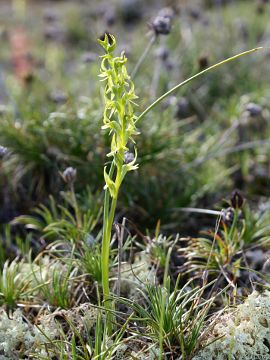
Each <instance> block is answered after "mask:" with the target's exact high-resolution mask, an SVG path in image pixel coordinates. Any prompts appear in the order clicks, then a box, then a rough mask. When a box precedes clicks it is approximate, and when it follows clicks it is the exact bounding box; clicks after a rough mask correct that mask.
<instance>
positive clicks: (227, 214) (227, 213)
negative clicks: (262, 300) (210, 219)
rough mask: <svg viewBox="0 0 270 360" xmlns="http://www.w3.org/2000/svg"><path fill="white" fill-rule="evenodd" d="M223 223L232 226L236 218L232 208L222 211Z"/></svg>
mask: <svg viewBox="0 0 270 360" xmlns="http://www.w3.org/2000/svg"><path fill="white" fill-rule="evenodd" d="M221 216H222V221H223V222H224V223H225V224H226V225H231V224H232V222H233V218H234V209H233V208H232V207H229V208H227V209H224V210H222V215H221Z"/></svg>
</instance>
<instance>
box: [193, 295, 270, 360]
mask: <svg viewBox="0 0 270 360" xmlns="http://www.w3.org/2000/svg"><path fill="white" fill-rule="evenodd" d="M205 345H206V347H205V348H204V349H203V350H201V351H200V352H199V353H198V355H197V356H195V357H193V360H228V359H230V360H268V359H270V291H265V292H264V293H263V294H259V293H258V292H256V291H254V292H253V293H252V294H251V295H249V296H248V298H247V299H246V301H245V302H244V303H243V304H241V305H238V306H237V307H236V309H235V310H234V311H229V312H228V313H227V314H225V315H224V316H222V317H221V318H219V319H218V320H217V323H216V325H215V326H214V328H213V331H212V334H211V336H209V338H208V339H207V341H206V344H205Z"/></svg>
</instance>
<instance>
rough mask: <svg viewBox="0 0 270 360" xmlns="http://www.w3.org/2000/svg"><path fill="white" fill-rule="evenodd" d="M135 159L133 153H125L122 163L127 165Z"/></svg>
mask: <svg viewBox="0 0 270 360" xmlns="http://www.w3.org/2000/svg"><path fill="white" fill-rule="evenodd" d="M134 159H135V156H134V154H133V153H131V152H129V151H126V152H125V155H124V163H125V164H129V163H131V162H132V161H133V160H134Z"/></svg>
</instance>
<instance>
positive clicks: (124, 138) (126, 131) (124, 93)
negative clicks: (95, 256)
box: [98, 34, 260, 333]
mask: <svg viewBox="0 0 270 360" xmlns="http://www.w3.org/2000/svg"><path fill="white" fill-rule="evenodd" d="M98 42H99V44H100V45H101V46H102V47H103V49H104V50H105V55H102V56H101V58H102V62H101V68H100V75H99V77H101V80H102V81H104V82H105V83H106V85H105V91H104V102H105V107H104V113H103V123H104V124H103V126H102V129H108V130H109V134H110V135H111V151H110V152H109V153H108V154H107V157H109V158H111V159H112V161H111V163H110V168H109V170H108V166H105V167H104V179H105V186H104V189H105V196H104V212H103V237H102V250H101V252H102V254H101V255H102V256H101V261H102V264H101V269H102V290H103V302H104V307H105V309H106V311H107V331H108V333H111V331H112V311H113V307H112V301H111V298H110V286H109V271H110V243H111V233H112V227H113V221H114V217H115V211H116V206H117V199H118V195H119V190H120V187H121V184H122V182H123V180H124V178H125V176H126V174H127V173H128V172H129V171H133V170H136V169H137V168H138V164H136V160H137V150H136V147H135V141H134V136H136V135H138V134H139V132H138V130H137V128H136V124H137V123H138V122H139V121H141V120H142V118H144V117H145V115H146V114H147V113H148V112H149V111H150V110H152V109H153V108H154V107H155V106H157V105H158V104H159V103H160V102H161V101H162V100H163V99H165V98H166V97H167V96H169V95H171V94H172V93H174V92H176V91H177V90H178V89H179V88H181V87H182V86H184V85H186V84H187V83H189V82H191V81H192V80H194V79H196V78H198V77H200V76H201V75H203V74H205V73H206V72H208V71H211V70H213V69H215V68H217V67H219V66H221V65H224V64H226V63H228V62H230V61H232V60H235V59H238V58H239V57H241V56H244V55H247V54H250V53H252V52H254V51H256V50H258V49H260V48H255V49H252V50H249V51H245V52H243V53H240V54H237V55H235V56H233V57H230V58H228V59H226V60H223V61H221V62H219V63H216V64H214V65H212V66H210V67H208V68H207V69H205V70H203V71H201V72H199V73H197V74H195V75H193V76H192V77H190V78H188V79H187V80H185V81H183V82H182V83H180V84H177V85H176V86H175V87H173V88H172V89H171V90H169V91H168V92H166V93H165V94H163V95H162V96H161V97H159V98H158V99H157V100H155V101H154V102H153V103H152V104H151V105H150V106H148V107H147V108H146V109H145V110H144V111H143V112H142V113H141V114H140V115H139V116H136V115H135V114H134V106H135V105H136V104H135V102H134V101H135V100H136V99H137V96H136V94H135V91H134V84H133V82H132V81H131V78H130V76H129V75H128V72H127V69H126V63H127V58H126V56H125V54H124V52H122V53H121V55H120V56H119V57H115V56H114V50H115V49H116V39H115V37H114V36H113V35H108V34H105V35H104V40H98ZM131 147H132V150H130V149H131ZM133 151H134V152H133Z"/></svg>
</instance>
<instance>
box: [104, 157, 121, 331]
mask: <svg viewBox="0 0 270 360" xmlns="http://www.w3.org/2000/svg"><path fill="white" fill-rule="evenodd" d="M122 166H123V164H120V165H119V166H118V167H117V174H116V180H115V184H116V195H115V197H113V198H112V200H111V204H110V201H109V200H110V194H109V191H108V189H106V192H105V199H104V222H103V238H102V250H101V251H102V287H103V301H104V307H105V309H106V310H107V329H108V335H110V334H111V333H112V320H113V319H112V313H111V310H112V303H111V300H110V285H109V275H110V274H109V272H110V243H111V233H112V227H113V221H114V216H115V210H116V205H117V199H118V193H119V189H120V185H121V183H120V178H121V172H122ZM114 167H115V165H114V162H113V163H112V165H111V168H110V172H109V176H110V177H112V176H113V172H114Z"/></svg>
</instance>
